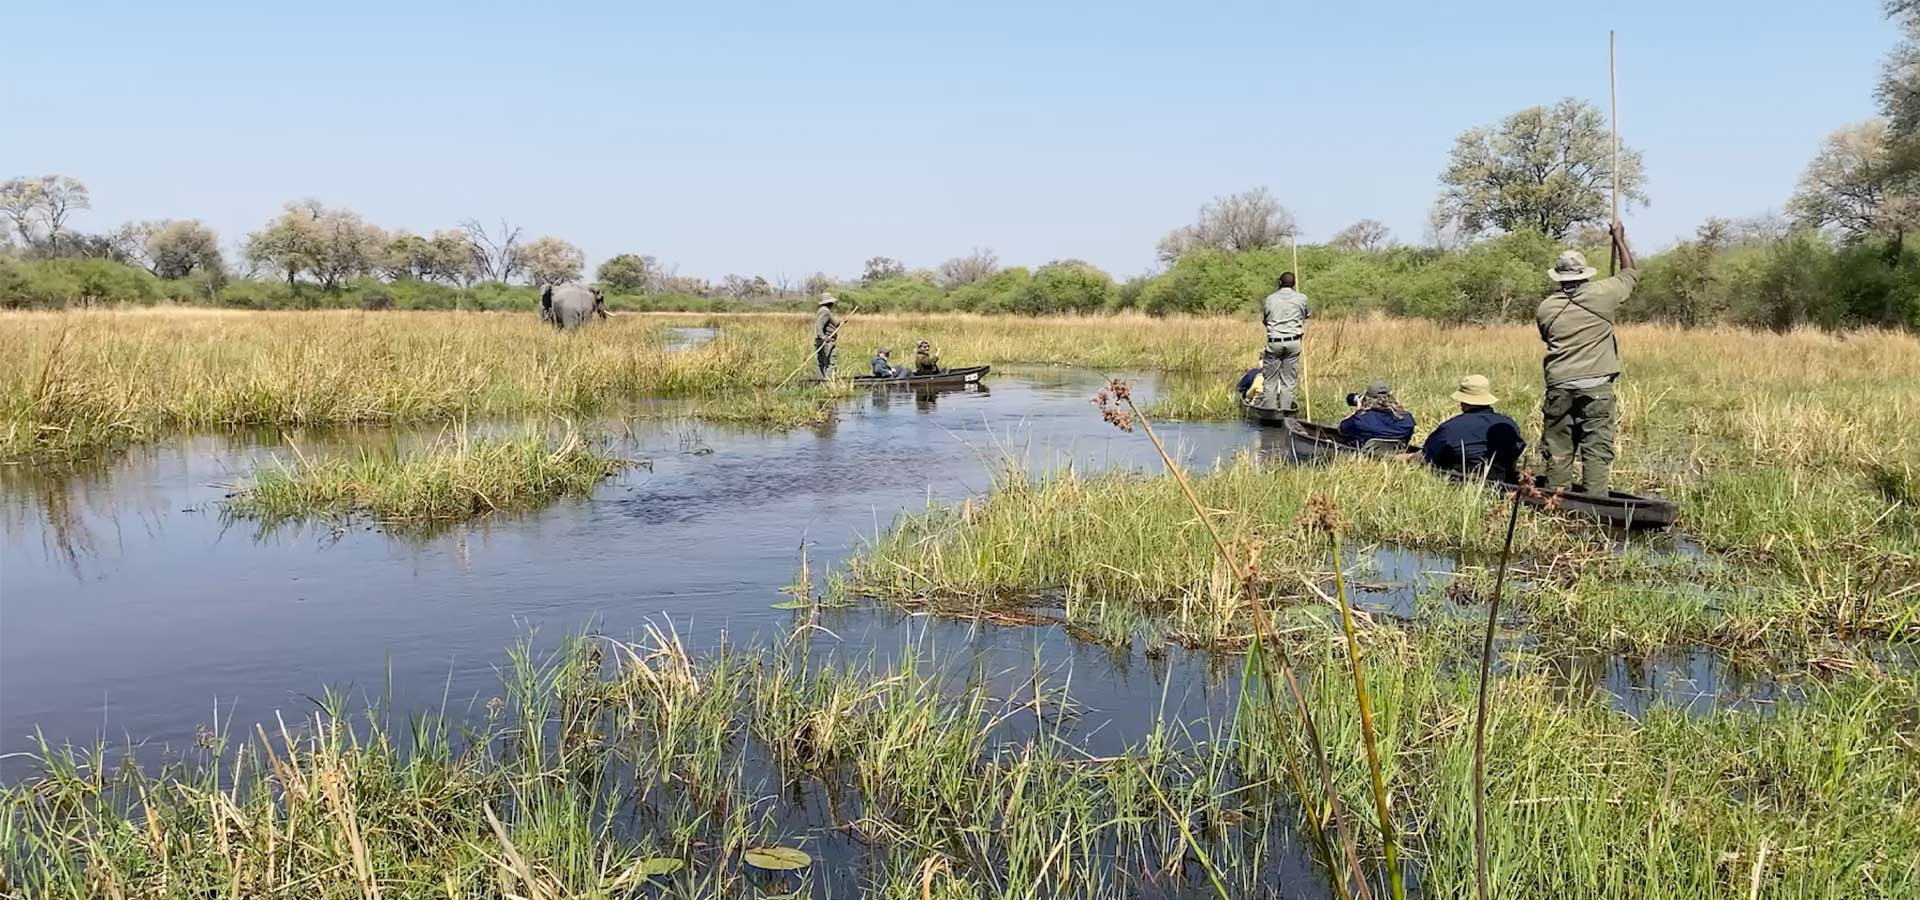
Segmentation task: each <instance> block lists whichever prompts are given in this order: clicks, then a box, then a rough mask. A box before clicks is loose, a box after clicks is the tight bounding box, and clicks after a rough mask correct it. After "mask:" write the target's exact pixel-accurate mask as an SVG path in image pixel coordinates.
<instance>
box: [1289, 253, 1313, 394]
mask: <svg viewBox="0 0 1920 900" xmlns="http://www.w3.org/2000/svg"><path fill="white" fill-rule="evenodd" d="M1298 230H1299V229H1297V228H1296V229H1295V232H1297V231H1298ZM1287 243H1288V244H1290V245H1292V247H1293V289H1294V290H1296V291H1297V290H1300V235H1299V234H1297V233H1290V234H1288V235H1287ZM1301 350H1302V352H1301V354H1300V404H1301V405H1302V406H1304V407H1306V411H1307V421H1309V422H1311V421H1313V392H1311V391H1309V390H1307V354H1306V352H1305V347H1304V346H1303V347H1302V348H1301Z"/></svg>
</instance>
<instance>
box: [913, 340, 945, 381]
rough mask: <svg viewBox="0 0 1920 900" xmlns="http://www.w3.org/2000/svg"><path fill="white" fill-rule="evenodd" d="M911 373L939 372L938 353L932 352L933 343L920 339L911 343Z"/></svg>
mask: <svg viewBox="0 0 1920 900" xmlns="http://www.w3.org/2000/svg"><path fill="white" fill-rule="evenodd" d="M913 374H915V375H938V374H940V354H938V353H935V352H933V345H932V344H930V343H928V342H926V341H921V342H920V343H918V344H915V345H913Z"/></svg>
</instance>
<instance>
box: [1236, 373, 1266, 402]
mask: <svg viewBox="0 0 1920 900" xmlns="http://www.w3.org/2000/svg"><path fill="white" fill-rule="evenodd" d="M1259 376H1260V367H1259V366H1254V367H1253V368H1251V369H1248V370H1247V374H1245V375H1242V376H1240V384H1239V385H1238V386H1236V387H1235V388H1234V390H1233V392H1234V393H1236V394H1239V395H1240V396H1242V397H1245V396H1246V395H1247V392H1248V391H1250V390H1253V380H1254V379H1255V378H1258V377H1259Z"/></svg>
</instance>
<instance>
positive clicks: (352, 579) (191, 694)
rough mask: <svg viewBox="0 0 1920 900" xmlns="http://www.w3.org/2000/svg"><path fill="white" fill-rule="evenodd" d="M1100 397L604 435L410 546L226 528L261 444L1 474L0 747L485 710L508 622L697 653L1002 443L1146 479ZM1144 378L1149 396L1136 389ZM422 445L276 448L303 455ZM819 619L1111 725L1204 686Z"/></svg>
mask: <svg viewBox="0 0 1920 900" xmlns="http://www.w3.org/2000/svg"><path fill="white" fill-rule="evenodd" d="M689 337H690V338H693V337H695V336H691V335H690V336H689ZM1099 383H1100V379H1099V377H1098V376H1095V375H1093V374H1091V373H1084V372H1056V371H1048V372H1037V373H1029V374H1026V375H1022V376H1018V377H999V378H995V379H994V383H993V388H992V392H991V393H990V394H989V393H980V392H967V393H944V394H940V395H938V396H935V397H931V398H928V397H916V396H915V395H914V394H912V393H875V394H873V395H872V396H862V397H859V398H857V399H856V400H855V401H854V402H851V403H849V404H848V405H847V407H846V408H845V409H843V410H842V411H841V414H840V415H839V416H838V418H837V419H836V420H835V421H833V422H831V423H828V424H826V425H823V426H820V427H818V428H812V429H802V430H798V431H793V432H789V433H784V434H780V433H767V432H763V431H758V430H739V429H727V428H718V427H713V426H709V425H701V424H695V423H690V422H687V421H684V420H681V421H674V420H629V421H622V422H618V423H607V425H608V427H609V428H610V429H612V430H618V431H620V432H622V434H623V438H622V440H623V443H622V448H623V450H624V451H625V452H628V453H630V454H632V455H634V456H637V457H644V458H646V459H649V460H651V463H652V469H651V471H647V470H645V469H637V470H634V471H633V472H631V473H630V474H628V475H625V476H622V477H620V478H618V479H615V480H612V481H609V482H607V483H606V484H604V485H603V486H602V487H601V488H600V489H599V490H598V491H596V492H595V493H594V494H593V495H592V496H591V497H589V498H585V499H581V500H575V501H567V502H562V503H560V504H557V505H555V506H552V507H549V508H547V509H544V510H542V511H540V512H538V513H536V514H533V515H529V516H525V517H516V518H495V519H492V520H489V521H486V522H482V523H480V524H477V525H473V526H471V527H463V528H457V529H453V530H450V531H447V532H445V533H442V534H440V535H437V536H433V537H429V538H424V539H423V538H418V537H404V536H392V535H388V534H386V533H384V532H382V531H380V530H376V529H371V528H368V527H366V526H364V525H363V526H359V527H356V528H353V529H351V530H348V531H345V532H335V531H333V530H331V529H329V528H324V527H320V528H312V527H310V528H296V529H283V530H279V531H274V532H267V533H262V532H261V531H260V530H259V529H258V528H257V527H256V526H255V525H253V524H251V523H233V522H227V521H224V520H223V517H222V516H221V515H220V501H221V500H222V499H223V498H224V496H225V495H226V494H227V493H228V491H229V490H231V489H232V485H234V484H235V483H237V482H240V481H242V480H243V479H244V476H245V473H246V472H247V471H249V470H250V468H251V466H252V464H253V463H254V462H255V461H257V460H263V459H270V458H273V457H276V456H279V457H290V456H291V453H290V451H288V450H287V449H286V445H285V444H283V443H279V442H278V440H277V437H274V436H267V435H260V436H248V435H240V436H228V435H223V436H217V437H197V438H192V439H185V440H180V441H175V442H169V443H165V444H161V445H157V446H153V447H149V448H143V449H139V450H136V451H134V452H132V453H131V454H129V455H127V456H126V457H124V458H122V459H120V460H117V461H115V462H113V463H112V464H110V465H106V466H103V467H98V468H94V469H91V470H82V471H78V472H73V473H71V474H68V475H65V476H64V477H63V476H59V475H55V474H50V473H45V472H41V473H31V472H27V471H22V470H10V471H8V472H7V474H6V475H5V476H4V480H3V481H0V516H3V520H4V522H5V529H6V531H5V540H4V543H0V649H3V650H4V652H0V752H16V751H20V750H24V749H26V748H27V747H28V746H29V742H30V739H31V736H32V735H33V733H34V731H35V729H36V728H37V729H40V730H41V731H43V732H44V733H45V734H46V735H47V736H48V737H49V738H52V739H54V740H56V741H60V740H67V739H72V740H76V741H86V740H90V739H92V738H94V737H96V736H99V735H101V734H105V735H106V736H108V737H109V738H110V739H113V740H120V739H123V738H125V737H127V736H131V737H133V738H136V739H140V740H143V741H150V742H158V743H172V744H176V745H177V744H180V743H182V742H183V741H186V740H189V739H190V738H191V736H192V734H193V731H194V728H195V727H196V726H198V725H204V724H210V723H211V722H212V717H213V710H214V707H215V704H216V703H217V704H219V707H220V709H221V714H220V715H221V718H222V719H223V720H224V719H225V718H226V716H227V715H228V713H229V711H231V712H232V713H233V714H234V715H235V719H234V722H235V723H236V724H239V725H242V726H244V724H245V723H247V722H250V721H253V720H256V719H266V720H271V718H272V715H273V713H274V711H275V710H277V709H278V710H288V711H289V712H294V711H303V710H304V709H306V708H308V705H309V702H310V701H308V700H307V699H306V698H307V697H309V696H311V695H315V694H317V693H318V692H319V691H320V690H321V689H322V688H323V687H327V686H334V687H350V688H354V689H357V690H360V691H362V692H364V693H367V694H369V695H385V694H386V693H387V692H388V691H389V690H391V692H392V696H393V698H394V700H395V701H396V703H397V704H399V705H400V706H401V707H402V708H405V707H407V706H409V705H424V704H438V703H439V702H440V699H441V697H442V696H443V695H446V694H450V695H451V696H452V697H453V698H454V699H455V702H459V701H460V700H461V699H463V698H471V697H472V696H475V695H480V696H482V698H483V699H484V697H485V696H491V694H492V693H493V692H494V688H495V685H496V683H497V678H496V673H495V666H497V665H498V664H500V663H501V661H502V660H503V658H504V650H505V648H507V647H508V646H510V645H511V644H512V643H513V642H515V641H516V640H518V639H520V638H522V637H524V636H525V635H527V634H528V633H529V632H530V631H532V632H535V633H536V634H537V635H539V636H540V638H541V639H543V642H545V643H551V642H552V640H553V639H555V638H557V637H558V636H560V635H563V634H565V633H568V632H572V631H578V630H581V629H585V628H597V629H598V630H600V631H603V632H605V633H608V634H612V635H616V636H625V635H627V634H629V633H631V632H633V631H634V630H635V629H636V628H637V627H638V626H640V625H642V624H644V623H646V622H649V621H653V622H658V623H662V624H666V623H671V624H672V625H673V627H674V628H676V629H677V630H678V631H679V632H680V634H681V635H682V636H683V637H684V638H685V639H686V640H687V642H688V644H689V645H690V647H693V648H700V647H708V646H712V645H713V644H715V643H716V642H717V641H718V640H719V639H720V637H721V635H722V634H723V633H724V634H726V635H727V636H728V638H729V640H731V641H733V642H734V643H736V644H737V643H741V642H745V641H751V640H753V639H754V638H755V637H760V638H766V639H771V638H773V637H776V636H778V635H780V634H782V633H784V631H785V629H786V628H787V626H788V625H789V623H790V621H791V616H792V613H789V612H783V611H778V610H773V609H770V608H769V605H770V604H772V603H774V602H777V601H779V600H781V599H783V598H782V596H781V594H780V588H781V587H782V586H783V585H786V584H789V583H791V582H792V581H793V579H794V576H795V573H796V571H797V570H798V567H799V561H800V552H801V546H802V544H803V543H804V544H805V545H806V547H807V553H808V556H809V558H810V563H811V565H812V566H813V570H814V572H815V573H816V576H818V575H820V574H821V573H824V572H825V571H826V570H828V569H829V568H830V567H831V566H833V565H835V564H837V563H839V562H840V561H841V560H842V559H844V558H845V556H846V555H847V554H848V553H849V552H850V551H852V550H853V549H855V548H856V547H857V546H859V545H860V543H861V540H862V538H863V536H864V537H870V536H871V535H872V534H874V533H875V531H876V530H877V529H881V528H884V527H886V525H887V524H888V522H889V521H891V520H892V519H893V518H894V516H895V515H896V514H898V513H899V512H901V511H902V510H910V509H918V508H920V507H923V506H924V505H925V504H926V503H928V502H929V501H933V502H941V501H951V500H955V499H958V498H960V497H963V496H966V495H972V494H978V493H981V492H984V491H985V490H986V489H987V488H988V487H989V485H990V478H991V474H992V473H993V472H994V471H995V470H996V468H997V467H998V466H999V465H1001V460H1003V459H1004V458H1007V457H1009V456H1010V457H1012V458H1014V459H1017V460H1019V461H1021V462H1022V463H1023V464H1024V465H1026V466H1027V467H1029V468H1030V469H1032V470H1034V471H1045V470H1048V469H1053V468H1056V467H1059V466H1064V465H1074V466H1077V467H1079V468H1081V469H1082V470H1083V471H1084V470H1093V469H1099V468H1105V467H1109V466H1148V465H1151V466H1155V467H1157V466H1158V465H1159V464H1158V461H1157V459H1156V458H1155V456H1154V454H1153V449H1152V447H1151V445H1149V444H1148V443H1147V441H1146V439H1145V438H1144V437H1143V436H1141V435H1139V434H1123V433H1121V432H1118V431H1115V430H1114V429H1112V428H1111V427H1109V426H1107V425H1105V424H1104V423H1102V422H1101V420H1100V417H1099V415H1098V413H1097V412H1096V411H1095V410H1094V408H1093V407H1092V406H1091V405H1090V404H1089V403H1088V398H1089V397H1091V396H1092V394H1093V393H1094V391H1095V390H1096V389H1097V387H1098V385H1099ZM1142 387H1143V388H1145V389H1146V391H1147V392H1148V393H1151V390H1152V384H1151V382H1150V381H1143V382H1142ZM1166 430H1167V432H1168V433H1169V437H1170V438H1171V440H1172V441H1173V443H1174V444H1175V445H1176V446H1177V447H1179V448H1180V449H1181V452H1182V454H1183V455H1184V456H1185V457H1186V458H1187V459H1189V460H1190V461H1191V462H1193V463H1194V464H1196V465H1208V464H1211V462H1212V461H1213V460H1214V459H1216V458H1217V457H1220V456H1223V455H1227V454H1231V453H1232V452H1234V451H1236V450H1239V449H1240V448H1242V447H1246V446H1249V445H1250V444H1255V443H1257V441H1258V440H1259V437H1260V436H1259V435H1256V434H1253V433H1250V432H1249V431H1248V430H1247V429H1246V428H1245V427H1244V426H1242V425H1241V424H1240V423H1220V424H1208V425H1199V426H1170V427H1168V428H1167V429H1166ZM433 434H434V432H428V433H426V434H424V435H422V434H419V433H411V434H399V435H396V434H393V433H389V432H383V431H379V430H365V431H347V432H331V433H314V434H302V435H295V437H294V440H295V441H296V442H298V444H299V446H300V448H301V450H302V452H304V453H307V454H309V455H314V454H326V453H337V452H342V451H347V450H351V449H354V448H355V447H361V446H385V445H388V444H391V443H393V442H395V441H417V440H423V439H427V438H431V437H432V436H433ZM828 624H829V625H830V627H832V629H833V630H834V632H835V633H836V634H838V635H840V636H841V638H843V639H844V641H845V643H847V644H849V645H853V646H854V647H855V648H858V649H860V650H861V652H862V653H864V652H865V648H868V647H877V648H881V649H885V650H888V651H890V652H891V651H897V650H899V649H901V648H903V647H906V646H908V642H909V641H912V642H914V643H915V645H916V646H921V647H931V648H934V649H937V650H938V651H940V652H941V653H942V655H943V656H944V655H947V654H955V655H965V654H984V655H985V656H987V657H991V658H990V659H987V660H985V661H984V662H982V661H978V660H976V661H974V662H973V663H971V664H975V665H980V666H981V667H982V668H983V669H985V670H994V671H998V670H1001V669H1009V668H1014V667H1022V666H1023V667H1024V668H1025V669H1026V670H1028V671H1030V670H1031V668H1032V660H1033V657H1034V649H1035V643H1036V642H1038V643H1039V644H1040V645H1041V649H1042V656H1044V657H1045V658H1047V659H1048V660H1049V663H1048V664H1049V665H1060V664H1067V665H1075V666H1086V667H1088V668H1089V670H1088V671H1081V672H1079V673H1078V674H1076V675H1075V677H1074V686H1075V689H1076V691H1075V692H1076V694H1078V695H1080V697H1081V699H1082V700H1083V701H1084V702H1085V703H1087V704H1088V705H1089V706H1092V707H1094V708H1095V709H1100V708H1103V707H1104V708H1109V709H1112V710H1118V711H1121V712H1123V713H1126V714H1128V715H1129V716H1139V715H1144V714H1145V712H1146V711H1144V710H1143V709H1142V707H1141V704H1140V703H1138V702H1136V701H1137V700H1138V698H1139V697H1143V696H1150V697H1152V698H1153V699H1154V700H1155V701H1156V703H1157V701H1158V699H1159V697H1160V694H1161V684H1160V679H1161V678H1166V677H1172V678H1174V679H1175V680H1176V684H1175V685H1174V688H1175V690H1174V695H1173V696H1174V698H1175V703H1176V705H1177V703H1178V701H1179V700H1180V699H1181V698H1182V697H1184V696H1187V695H1189V694H1191V696H1192V697H1193V698H1194V699H1200V698H1201V697H1202V696H1203V695H1204V693H1205V692H1206V690H1208V688H1207V679H1206V678H1205V677H1204V674H1205V671H1206V666H1205V664H1204V663H1203V662H1202V661H1199V660H1189V661H1184V662H1179V661H1177V662H1174V663H1170V664H1169V666H1168V667H1166V668H1163V669H1162V670H1161V671H1160V673H1159V675H1158V677H1156V675H1155V673H1154V672H1152V671H1149V669H1148V667H1147V666H1145V665H1144V663H1142V664H1141V665H1138V666H1134V665H1131V664H1130V663H1129V662H1128V661H1126V660H1124V659H1122V660H1120V661H1119V663H1118V664H1116V661H1115V659H1114V657H1113V655H1112V654H1110V653H1108V652H1107V651H1105V650H1099V649H1093V648H1086V647H1080V646H1077V645H1075V644H1074V643H1073V642H1071V641H1069V640H1067V639H1065V638H1064V637H1063V636H1061V635H1060V634H1058V633H1057V632H1055V631H1052V630H1039V629H985V630H975V629H969V628H966V627H963V626H952V625H949V626H933V627H931V628H928V627H927V626H926V624H925V622H924V620H921V619H911V620H909V619H906V618H904V617H902V616H900V615H898V614H897V613H895V612H892V611H888V610H884V609H871V608H869V609H858V610H840V611H835V612H833V613H832V615H831V617H830V621H829V622H828ZM1096 673H1097V674H1096ZM389 685H391V687H389ZM1203 705H1204V704H1203ZM1120 730H1121V729H1119V728H1106V729H1101V733H1105V734H1115V735H1117V734H1118V733H1119V732H1120ZM1134 733H1135V734H1137V733H1138V731H1134ZM19 764H20V761H19V760H12V761H10V764H9V765H7V766H6V768H5V770H4V771H6V772H8V773H16V772H17V771H18V767H19Z"/></svg>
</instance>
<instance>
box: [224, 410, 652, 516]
mask: <svg viewBox="0 0 1920 900" xmlns="http://www.w3.org/2000/svg"><path fill="white" fill-rule="evenodd" d="M293 456H294V458H293V459H292V460H286V459H282V460H280V461H278V462H277V463H275V464H273V465H268V466H260V467H257V468H256V469H255V470H254V472H253V476H252V479H251V484H250V485H249V486H248V487H246V488H245V489H244V490H242V491H240V492H239V493H237V494H235V495H234V496H233V497H231V498H229V499H228V502H227V511H228V512H229V513H231V514H233V515H236V516H240V517H243V518H253V519H260V520H263V521H266V522H268V523H275V522H281V521H286V520H288V519H298V518H310V517H311V518H317V517H340V516H346V515H351V514H365V515H369V516H371V517H373V518H375V519H377V520H379V521H382V522H386V523H389V524H395V525H412V526H426V525H429V524H433V523H444V522H450V521H455V520H459V519H468V518H473V517H475V516H483V515H487V514H489V513H494V512H510V511H516V510H525V509H530V508H532V507H535V506H538V505H539V504H542V503H545V502H547V501H550V500H553V499H555V498H558V497H563V496H569V495H574V496H578V495H583V494H586V493H587V492H589V491H591V490H592V489H593V486H594V485H596V484H598V483H599V482H600V480H601V479H603V478H606V477H607V476H609V475H611V474H613V473H615V472H617V471H619V470H620V469H621V468H623V467H624V466H625V465H627V463H626V461H625V460H620V459H616V458H614V457H611V456H609V455H607V454H606V453H604V452H602V451H601V450H600V449H598V448H596V447H594V446H593V445H591V444H589V443H587V442H586V441H583V440H582V439H581V438H580V437H579V436H578V435H575V434H571V433H570V434H568V435H567V436H566V438H565V439H564V440H561V441H559V442H550V441H548V440H547V439H546V438H545V437H544V436H542V435H539V434H526V435H523V436H521V437H517V438H487V439H479V440H469V439H468V438H467V437H466V436H465V435H460V436H458V437H455V438H447V439H443V440H441V441H439V442H437V443H435V444H433V445H431V446H428V447H425V448H421V449H418V450H413V451H409V452H405V453H401V454H398V455H387V454H374V453H361V454H360V455H358V456H356V457H347V458H335V459H327V460H320V461H317V462H316V461H309V460H307V459H306V458H305V457H304V456H302V455H300V454H299V448H297V447H295V448H293Z"/></svg>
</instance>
